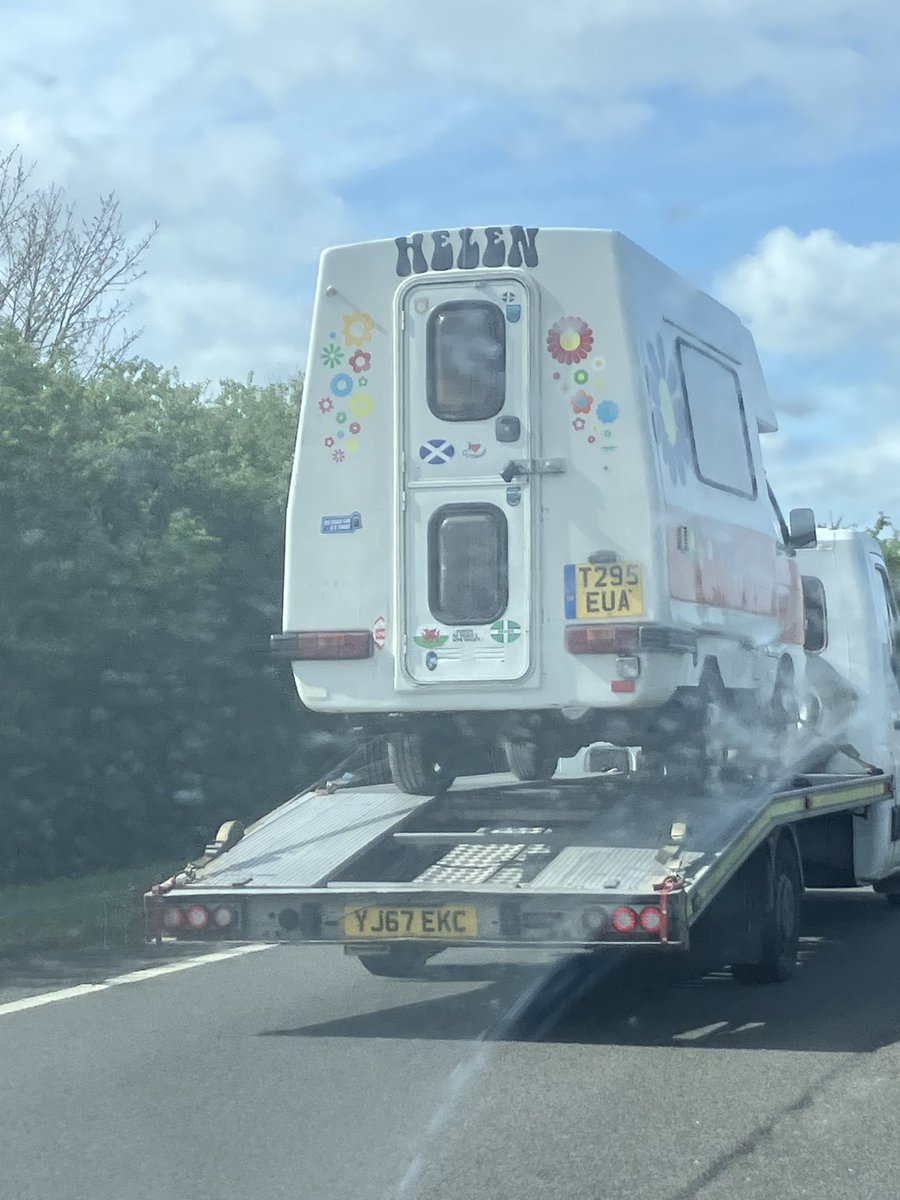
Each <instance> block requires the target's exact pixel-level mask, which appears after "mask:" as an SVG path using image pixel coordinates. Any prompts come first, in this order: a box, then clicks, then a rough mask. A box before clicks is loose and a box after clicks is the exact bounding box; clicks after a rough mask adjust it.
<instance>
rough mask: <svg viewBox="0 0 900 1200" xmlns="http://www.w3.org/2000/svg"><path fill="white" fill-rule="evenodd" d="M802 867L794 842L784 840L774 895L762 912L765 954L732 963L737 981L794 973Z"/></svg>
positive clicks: (774, 871)
mask: <svg viewBox="0 0 900 1200" xmlns="http://www.w3.org/2000/svg"><path fill="white" fill-rule="evenodd" d="M802 890H803V885H802V883H801V882H800V868H799V866H798V863H797V855H796V852H795V850H794V847H793V845H792V844H791V843H789V842H787V841H784V840H782V842H781V844H780V845H779V847H778V850H777V852H776V855H775V862H774V865H773V868H772V895H771V897H770V899H769V901H768V903H767V905H766V910H765V913H764V915H763V930H762V956H761V957H760V959H759V961H758V962H755V963H733V964H732V967H731V973H732V975H733V976H734V978H735V979H736V980H737V982H738V983H783V982H784V981H785V980H787V979H790V978H791V977H792V976H793V974H794V969H795V967H796V965H797V946H798V944H799V940H800V896H801V893H802Z"/></svg>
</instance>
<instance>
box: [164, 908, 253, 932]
mask: <svg viewBox="0 0 900 1200" xmlns="http://www.w3.org/2000/svg"><path fill="white" fill-rule="evenodd" d="M236 924H237V912H236V911H235V909H233V908H229V906H228V905H227V904H220V905H218V906H217V907H216V908H207V907H206V905H204V904H187V905H185V906H184V907H179V906H177V905H174V904H167V905H166V906H165V907H164V908H163V912H162V927H163V931H164V932H166V933H178V932H180V931H182V930H184V931H186V932H189V933H203V932H205V931H206V930H209V931H210V932H211V933H214V932H221V931H222V930H225V929H230V928H231V927H232V926H233V925H236Z"/></svg>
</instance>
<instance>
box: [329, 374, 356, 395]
mask: <svg viewBox="0 0 900 1200" xmlns="http://www.w3.org/2000/svg"><path fill="white" fill-rule="evenodd" d="M331 390H332V392H334V394H335V396H340V397H344V396H349V395H350V393H351V392H352V391H353V380H352V379H351V378H350V376H349V375H347V374H346V373H345V372H343V371H342V372H341V373H340V374H339V375H335V377H334V379H332V381H331Z"/></svg>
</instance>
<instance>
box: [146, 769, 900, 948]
mask: <svg viewBox="0 0 900 1200" xmlns="http://www.w3.org/2000/svg"><path fill="white" fill-rule="evenodd" d="M792 782H793V786H791V787H789V788H787V789H784V790H780V791H778V792H774V793H763V792H759V791H754V790H753V789H748V788H747V786H746V785H744V786H743V787H738V786H736V785H735V786H733V787H732V788H728V787H721V788H717V789H716V790H715V791H714V792H703V791H699V790H696V789H691V788H688V787H685V786H683V785H678V784H676V783H674V782H672V781H669V780H665V779H664V780H656V781H655V782H654V781H650V780H645V781H642V780H641V779H640V778H639V777H637V776H627V775H622V774H614V775H609V776H594V777H588V778H583V779H580V778H579V779H566V780H553V781H550V782H548V783H538V784H523V783H518V782H516V781H514V780H513V779H512V778H511V777H504V776H496V775H495V776H483V777H472V778H468V779H465V780H463V781H460V782H459V783H458V784H457V785H456V786H455V787H454V788H452V789H451V790H450V791H448V792H446V793H445V794H443V795H439V796H435V797H430V798H429V797H420V796H411V795H407V794H405V793H403V792H401V791H399V790H398V789H397V788H396V787H395V786H394V785H392V784H384V785H380V786H364V787H333V788H332V787H329V788H323V789H319V790H316V791H311V792H306V793H303V794H301V795H298V796H296V797H294V798H293V799H292V800H289V801H288V802H287V803H285V804H283V805H281V806H280V807H279V808H276V809H275V810H274V811H273V812H271V813H269V814H268V815H267V816H265V817H263V818H262V819H261V820H259V821H258V822H256V824H255V825H253V826H251V827H250V828H249V829H248V830H247V831H246V833H245V834H244V835H243V836H242V837H241V838H240V840H238V841H237V843H236V844H234V845H232V846H230V848H228V849H224V850H222V849H221V846H217V845H215V844H214V845H213V846H211V847H209V850H208V855H207V859H208V860H209V861H207V862H206V863H205V864H204V865H200V866H196V867H189V868H187V869H186V870H185V872H182V873H180V874H179V875H177V876H175V877H173V879H171V880H168V881H166V882H165V883H164V884H161V885H158V886H157V887H156V888H154V889H153V891H152V892H151V893H150V894H148V896H147V911H148V918H149V922H150V929H151V932H153V933H155V934H156V935H162V934H164V933H170V934H174V935H177V936H181V937H185V936H199V937H210V936H215V935H216V934H218V935H220V936H226V937H228V938H229V939H230V940H233V939H235V938H237V939H242V940H243V939H246V940H254V941H256V940H262V941H275V942H305V943H317V944H321V943H331V944H338V945H343V946H344V947H345V948H347V949H348V951H349V952H351V953H358V954H361V955H362V954H365V955H372V954H378V953H379V952H384V951H385V950H390V948H391V947H392V946H396V944H397V943H398V942H405V943H416V944H418V945H419V946H424V947H428V948H430V950H431V952H436V951H437V950H438V949H442V948H445V947H447V946H450V945H476V946H482V947H486V946H523V947H532V948H537V947H539V948H560V949H575V948H579V947H581V948H585V947H596V946H600V945H619V946H621V945H623V944H628V945H634V946H644V947H651V946H657V947H658V946H660V945H664V946H669V947H672V948H678V949H682V950H684V949H687V948H688V946H689V942H690V938H691V930H692V927H693V926H694V925H695V923H696V922H697V920H698V919H699V918H700V917H701V916H702V915H703V914H704V913H705V912H706V910H707V909H708V908H709V906H710V904H711V902H712V900H713V899H714V898H715V897H716V896H717V895H719V893H720V892H721V891H722V889H723V888H725V887H726V885H727V884H728V883H729V881H730V880H732V879H733V877H734V876H735V874H736V873H737V872H738V871H739V870H740V868H741V867H742V865H744V864H745V863H747V862H748V861H749V860H750V858H751V856H753V855H754V853H755V852H756V851H757V849H758V848H759V847H760V846H762V845H763V844H764V843H765V842H766V841H767V839H769V840H771V839H772V838H773V837H774V836H776V835H777V834H778V831H779V830H780V829H781V828H782V827H786V826H794V825H795V824H796V823H798V822H803V821H806V820H810V819H813V818H816V817H819V816H822V815H825V814H828V813H835V812H846V813H860V814H862V813H864V812H865V811H866V809H867V808H868V807H869V806H871V805H873V804H877V803H879V802H881V801H885V800H889V799H890V798H891V797H892V795H893V790H892V780H891V778H890V777H889V776H886V775H864V774H859V775H842V776H834V775H820V776H806V777H802V778H798V779H796V780H794V781H792ZM225 844H227V843H225V842H223V843H222V845H225ZM220 850H221V852H219V851H220Z"/></svg>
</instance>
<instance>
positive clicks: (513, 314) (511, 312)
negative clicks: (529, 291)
mask: <svg viewBox="0 0 900 1200" xmlns="http://www.w3.org/2000/svg"><path fill="white" fill-rule="evenodd" d="M521 316H522V305H521V304H507V306H506V319H507V321H509V323H510V325H515V323H516V321H518V320H519V318H520V317H521Z"/></svg>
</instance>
